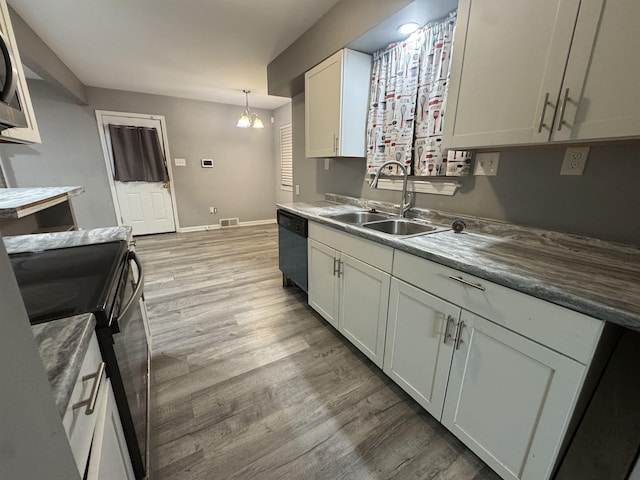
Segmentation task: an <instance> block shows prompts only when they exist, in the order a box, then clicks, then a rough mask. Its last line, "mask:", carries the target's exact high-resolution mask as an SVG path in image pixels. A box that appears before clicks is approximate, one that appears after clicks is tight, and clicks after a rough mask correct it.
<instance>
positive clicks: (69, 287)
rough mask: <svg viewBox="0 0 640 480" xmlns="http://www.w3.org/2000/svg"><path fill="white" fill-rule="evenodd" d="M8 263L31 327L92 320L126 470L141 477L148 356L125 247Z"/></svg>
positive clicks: (135, 271) (29, 256)
mask: <svg viewBox="0 0 640 480" xmlns="http://www.w3.org/2000/svg"><path fill="white" fill-rule="evenodd" d="M9 259H10V261H11V265H12V267H13V271H14V274H15V276H16V279H17V281H18V286H19V287H20V293H21V295H22V299H23V302H24V304H25V307H26V309H27V314H28V316H29V320H30V322H31V324H32V325H35V324H38V323H44V322H48V321H52V320H58V319H63V318H66V317H70V316H73V315H79V314H83V313H93V314H94V316H95V318H96V337H97V339H98V345H99V346H100V352H101V354H102V358H103V361H104V362H105V364H106V372H107V377H109V378H110V383H111V387H112V388H113V393H114V397H115V400H116V404H117V406H118V412H119V415H120V420H121V423H122V429H123V433H124V436H125V440H126V443H127V449H128V451H129V456H130V458H131V468H132V469H133V473H134V475H135V477H136V478H144V476H145V473H146V472H145V471H146V463H147V458H148V436H149V430H148V399H149V368H150V367H149V365H150V363H149V362H150V353H149V344H148V338H147V334H146V328H145V321H146V320H145V315H146V314H145V311H144V301H142V298H143V297H142V294H143V285H144V272H143V267H142V264H141V263H140V260H139V259H138V257H137V256H136V254H135V253H134V252H131V251H129V249H128V244H127V242H126V241H116V242H107V243H95V244H89V245H80V246H74V247H67V248H57V249H51V250H43V251H37V252H26V253H14V254H10V255H9ZM61 321H63V320H61Z"/></svg>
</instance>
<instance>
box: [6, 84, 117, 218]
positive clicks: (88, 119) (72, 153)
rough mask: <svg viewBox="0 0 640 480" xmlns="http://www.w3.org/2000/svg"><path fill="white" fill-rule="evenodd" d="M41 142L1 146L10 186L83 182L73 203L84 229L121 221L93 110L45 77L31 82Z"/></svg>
mask: <svg viewBox="0 0 640 480" xmlns="http://www.w3.org/2000/svg"><path fill="white" fill-rule="evenodd" d="M29 92H30V93H31V100H32V102H33V108H34V110H35V112H36V118H37V121H38V128H39V129H40V136H41V138H42V143H41V144H34V145H12V144H4V145H0V158H1V159H2V166H3V168H4V172H5V176H6V179H7V182H8V184H9V186H10V187H42V186H47V187H48V186H62V185H82V186H83V187H84V188H85V192H84V193H82V194H80V195H79V196H77V197H74V198H73V200H72V204H73V207H74V210H75V213H76V218H77V220H78V224H79V226H80V227H81V228H93V227H104V226H110V225H116V223H117V221H116V216H115V212H114V209H113V202H112V200H111V193H110V191H109V183H108V181H107V172H106V166H105V163H104V157H103V155H102V149H101V147H100V139H99V137H98V129H97V126H96V125H97V124H96V117H95V114H94V112H93V109H91V108H89V107H83V106H80V105H78V104H76V103H75V102H74V101H73V100H71V99H70V98H69V97H68V96H65V95H62V94H61V93H60V92H59V90H57V89H55V88H53V87H51V86H50V85H49V84H48V83H46V82H44V81H42V80H29Z"/></svg>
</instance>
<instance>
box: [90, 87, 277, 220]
mask: <svg viewBox="0 0 640 480" xmlns="http://www.w3.org/2000/svg"><path fill="white" fill-rule="evenodd" d="M87 93H88V96H89V104H90V106H91V107H92V108H95V109H99V110H113V111H121V112H133V113H149V114H155V115H164V116H165V118H166V121H167V135H168V138H169V152H170V154H171V160H172V169H173V180H174V186H175V190H176V200H177V206H178V218H179V221H180V226H181V227H193V226H201V225H212V224H217V223H218V222H219V219H220V218H230V217H238V218H239V219H240V221H241V222H243V221H256V220H266V219H272V218H275V201H276V200H275V189H274V187H273V186H274V184H275V168H274V165H275V162H274V159H273V128H274V126H273V125H272V124H271V122H270V121H269V119H270V117H271V111H269V110H260V109H257V110H255V112H257V113H258V114H259V115H260V118H262V120H263V122H264V125H265V128H264V129H262V130H257V129H252V128H247V129H242V128H236V122H237V120H238V118H239V117H240V114H241V113H242V110H243V107H242V106H236V105H224V104H219V103H211V102H202V101H196V100H186V99H182V98H175V97H166V96H161V95H147V94H142V93H134V92H124V91H120V90H107V89H102V88H94V87H89V88H88V89H87ZM94 123H95V122H94ZM174 158H185V159H186V161H187V166H186V167H176V166H174V165H173V159H174ZM202 158H213V159H214V168H210V169H206V168H202V167H201V166H200V159H202ZM209 207H216V208H217V209H218V214H217V215H211V214H210V213H209Z"/></svg>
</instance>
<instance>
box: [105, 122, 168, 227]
mask: <svg viewBox="0 0 640 480" xmlns="http://www.w3.org/2000/svg"><path fill="white" fill-rule="evenodd" d="M100 118H101V122H99V123H100V128H101V131H102V134H103V135H104V145H103V146H104V148H105V150H106V153H105V154H106V155H107V156H108V159H107V162H108V164H109V166H110V168H111V170H110V174H111V176H110V178H113V165H114V163H113V148H112V146H111V136H110V134H109V125H131V126H136V127H151V128H155V129H156V130H157V132H158V137H159V138H160V144H161V145H162V150H163V153H164V156H165V158H166V159H167V163H168V155H167V151H166V146H165V141H163V140H164V138H165V136H164V132H163V125H162V122H161V121H160V120H159V119H157V118H150V117H147V118H140V117H135V116H131V117H130V116H119V115H108V114H102V115H101V117H100ZM112 182H113V183H114V188H115V196H116V199H117V201H116V202H115V203H116V207H117V208H116V214H117V215H119V217H120V221H121V223H122V224H123V225H131V227H132V228H133V234H134V235H147V234H152V233H165V232H175V230H176V222H175V218H174V208H173V199H172V194H171V190H170V185H169V183H166V184H165V183H163V182H126V183H123V182H118V181H115V180H112Z"/></svg>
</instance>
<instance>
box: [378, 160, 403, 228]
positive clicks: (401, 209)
mask: <svg viewBox="0 0 640 480" xmlns="http://www.w3.org/2000/svg"><path fill="white" fill-rule="evenodd" d="M388 165H397V166H399V167H400V168H402V171H403V172H404V178H403V179H402V200H401V201H400V217H401V218H404V217H405V215H406V213H407V212H408V211H409V209H410V208H411V194H410V193H407V181H408V180H409V170H407V166H406V165H405V164H404V163H400V162H398V161H396V160H388V161H386V162H384V163H383V164H382V165H380V168H378V171H377V172H376V174H375V176H374V177H373V179H372V180H371V183H369V187H370V188H378V178H379V177H380V173H381V172H382V169H383V168H384V167H386V166H388Z"/></svg>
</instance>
